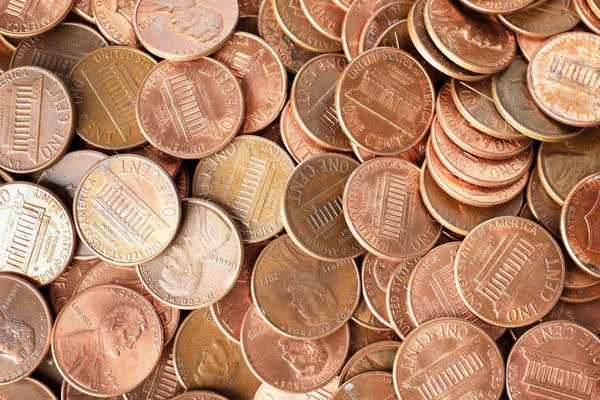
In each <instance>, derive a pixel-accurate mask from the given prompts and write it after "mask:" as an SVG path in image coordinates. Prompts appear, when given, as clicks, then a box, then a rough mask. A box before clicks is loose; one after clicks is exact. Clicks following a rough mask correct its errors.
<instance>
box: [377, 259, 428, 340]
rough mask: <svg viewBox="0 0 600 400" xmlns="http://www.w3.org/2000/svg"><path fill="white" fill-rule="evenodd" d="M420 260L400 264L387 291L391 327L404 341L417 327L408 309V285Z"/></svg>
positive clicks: (386, 299)
mask: <svg viewBox="0 0 600 400" xmlns="http://www.w3.org/2000/svg"><path fill="white" fill-rule="evenodd" d="M419 260H421V258H417V259H414V260H412V261H410V262H403V263H400V264H399V265H398V266H397V267H396V269H395V270H394V271H393V272H392V275H391V277H390V281H389V283H388V287H387V289H386V297H385V304H386V308H387V311H388V315H389V318H390V322H391V326H392V328H393V329H394V332H395V333H396V334H397V335H398V336H399V337H400V338H401V339H402V340H404V339H406V336H407V335H408V334H409V333H410V332H412V331H413V330H414V329H415V328H416V327H417V326H416V325H415V323H414V322H413V320H412V317H411V316H410V313H409V309H408V284H409V282H410V277H411V275H412V272H413V271H414V269H415V266H416V265H417V263H418V262H419Z"/></svg>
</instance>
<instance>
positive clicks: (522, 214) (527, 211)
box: [518, 203, 538, 222]
mask: <svg viewBox="0 0 600 400" xmlns="http://www.w3.org/2000/svg"><path fill="white" fill-rule="evenodd" d="M518 216H519V217H523V218H525V219H528V220H530V221H534V222H538V220H537V219H536V218H535V217H534V216H533V213H532V212H531V209H530V208H529V204H527V203H525V205H524V206H523V208H521V212H519V215H518Z"/></svg>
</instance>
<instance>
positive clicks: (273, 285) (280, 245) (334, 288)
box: [251, 235, 360, 339]
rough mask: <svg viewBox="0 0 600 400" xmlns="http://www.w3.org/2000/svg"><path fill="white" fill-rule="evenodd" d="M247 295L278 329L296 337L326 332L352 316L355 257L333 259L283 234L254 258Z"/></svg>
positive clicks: (357, 283) (356, 294)
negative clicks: (309, 252)
mask: <svg viewBox="0 0 600 400" xmlns="http://www.w3.org/2000/svg"><path fill="white" fill-rule="evenodd" d="M251 284H252V299H253V301H254V304H255V305H256V306H257V307H258V308H259V309H260V310H261V312H262V313H263V315H264V318H265V320H266V322H267V323H268V324H269V325H271V326H272V327H273V328H274V329H275V330H276V331H277V332H279V333H280V334H283V335H285V336H289V337H292V338H297V339H316V338H321V337H325V336H327V335H330V334H332V333H333V332H335V331H337V330H338V329H340V328H341V327H342V326H343V325H344V324H345V323H346V322H347V321H348V320H349V319H350V317H351V315H352V313H353V312H354V310H355V308H356V306H357V305H358V301H359V298H360V279H359V276H358V269H357V267H356V264H355V263H354V260H346V261H338V262H335V263H331V262H326V261H321V260H318V259H316V258H313V257H310V256H308V255H306V254H305V253H303V252H302V251H301V250H300V249H299V248H298V247H296V245H295V244H294V243H293V241H292V239H291V238H290V237H289V236H287V235H282V236H280V237H278V238H277V239H275V240H273V241H272V242H271V243H269V245H267V247H266V248H265V249H264V250H263V252H262V253H261V255H260V257H259V258H258V260H257V261H256V265H255V266H254V271H253V275H252V282H251Z"/></svg>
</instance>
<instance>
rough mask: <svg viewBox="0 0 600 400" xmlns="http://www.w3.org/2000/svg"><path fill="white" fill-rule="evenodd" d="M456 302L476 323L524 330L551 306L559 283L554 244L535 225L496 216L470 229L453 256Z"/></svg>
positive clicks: (561, 273)
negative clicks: (475, 316)
mask: <svg viewBox="0 0 600 400" xmlns="http://www.w3.org/2000/svg"><path fill="white" fill-rule="evenodd" d="M455 264H456V268H455V271H454V276H455V279H456V282H457V287H458V292H459V294H460V297H461V298H462V299H463V301H464V302H465V303H466V305H467V307H469V309H470V310H471V311H472V312H473V313H474V314H475V315H477V316H478V317H479V318H481V319H483V320H484V321H487V322H490V323H492V324H494V325H498V326H503V327H507V328H513V327H519V326H525V325H528V324H530V323H532V322H533V321H536V320H537V319H539V318H540V317H541V316H543V315H544V314H546V313H547V312H548V311H550V310H551V309H552V307H554V305H555V304H556V302H557V301H558V298H559V297H560V292H561V290H562V288H563V286H564V280H565V261H564V258H563V254H562V250H561V248H560V247H559V245H558V243H557V242H556V240H555V239H554V238H553V237H552V236H551V235H550V233H548V232H547V231H546V230H545V229H544V228H542V227H541V226H540V225H538V224H537V223H535V222H531V221H529V220H526V219H524V218H519V217H497V218H494V219H492V220H489V221H486V222H484V223H482V224H481V225H479V226H478V227H477V228H475V229H473V230H472V231H471V232H470V233H469V234H468V235H467V237H466V238H465V240H464V241H463V242H462V245H461V247H460V248H459V250H458V254H457V255H456V262H455Z"/></svg>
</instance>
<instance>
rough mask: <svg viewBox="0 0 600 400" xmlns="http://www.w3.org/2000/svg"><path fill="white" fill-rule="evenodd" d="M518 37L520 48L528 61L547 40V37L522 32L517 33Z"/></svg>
mask: <svg viewBox="0 0 600 400" xmlns="http://www.w3.org/2000/svg"><path fill="white" fill-rule="evenodd" d="M516 37H517V43H518V44H519V49H520V50H521V53H522V54H523V56H525V58H526V59H527V61H529V60H530V59H531V56H533V54H534V53H535V52H536V51H537V49H539V48H540V46H541V45H542V44H544V42H545V41H546V40H547V38H535V37H531V36H527V35H523V34H521V33H517V34H516Z"/></svg>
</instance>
